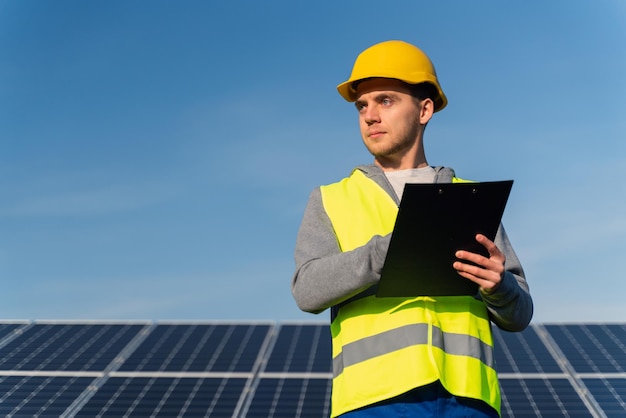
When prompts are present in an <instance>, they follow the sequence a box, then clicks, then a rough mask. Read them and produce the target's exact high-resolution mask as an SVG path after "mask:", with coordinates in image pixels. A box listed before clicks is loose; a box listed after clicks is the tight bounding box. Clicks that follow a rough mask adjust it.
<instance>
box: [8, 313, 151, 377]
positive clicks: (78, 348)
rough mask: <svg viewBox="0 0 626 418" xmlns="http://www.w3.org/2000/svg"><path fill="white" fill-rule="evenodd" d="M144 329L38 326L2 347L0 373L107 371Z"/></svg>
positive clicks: (57, 325) (96, 326)
mask: <svg viewBox="0 0 626 418" xmlns="http://www.w3.org/2000/svg"><path fill="white" fill-rule="evenodd" d="M141 328H143V326H142V325H131V324H35V325H33V326H31V327H28V328H26V329H25V330H24V331H23V332H22V333H21V334H20V335H19V336H18V337H17V338H14V339H13V340H11V341H9V342H8V343H7V344H6V345H4V346H2V347H0V370H50V371H52V370H55V371H58V370H63V371H67V370H76V371H93V370H104V369H105V368H106V367H108V366H109V365H110V364H111V362H112V361H113V360H114V359H115V358H116V357H117V355H118V354H119V353H120V352H121V351H122V349H124V347H125V346H126V345H127V344H128V343H129V342H130V340H131V339H132V338H133V337H134V336H135V335H136V334H137V333H138V332H139V330H140V329H141Z"/></svg>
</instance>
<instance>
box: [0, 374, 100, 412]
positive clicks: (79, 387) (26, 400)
mask: <svg viewBox="0 0 626 418" xmlns="http://www.w3.org/2000/svg"><path fill="white" fill-rule="evenodd" d="M91 382H93V378H89V377H76V376H0V415H1V416H3V417H56V418H58V417H59V416H61V415H62V414H63V412H64V411H65V410H66V409H67V408H68V407H69V406H70V405H71V404H72V403H73V402H74V400H75V399H76V398H78V397H79V396H80V395H81V393H83V391H84V390H85V389H86V388H87V387H88V385H89V384H90V383H91Z"/></svg>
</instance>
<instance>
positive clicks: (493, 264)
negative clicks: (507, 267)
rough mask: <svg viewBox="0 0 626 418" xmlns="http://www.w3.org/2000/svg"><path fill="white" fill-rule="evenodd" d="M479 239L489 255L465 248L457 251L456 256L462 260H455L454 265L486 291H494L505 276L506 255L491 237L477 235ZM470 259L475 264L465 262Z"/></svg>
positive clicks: (461, 273) (460, 272)
mask: <svg viewBox="0 0 626 418" xmlns="http://www.w3.org/2000/svg"><path fill="white" fill-rule="evenodd" d="M476 241H478V242H479V243H480V244H481V245H482V246H483V247H485V248H486V249H487V251H488V252H489V257H485V256H482V255H480V254H476V253H472V252H469V251H465V250H459V251H457V252H456V254H455V255H456V257H457V258H458V259H459V260H461V261H455V262H454V264H453V265H452V266H453V267H454V269H455V270H456V271H457V273H459V274H460V275H461V276H463V277H465V278H466V279H469V280H471V281H473V282H474V283H477V284H478V285H479V286H480V289H481V290H482V291H483V292H484V293H487V294H489V293H492V292H494V291H495V290H496V289H497V288H498V286H500V282H501V281H502V277H503V276H504V262H505V261H506V257H505V256H504V254H503V253H502V251H500V249H499V248H498V247H497V246H496V244H494V243H493V241H491V240H490V239H489V238H487V237H486V236H484V235H482V234H477V235H476ZM463 261H469V262H471V263H474V264H475V265H473V264H468V263H464V262H463Z"/></svg>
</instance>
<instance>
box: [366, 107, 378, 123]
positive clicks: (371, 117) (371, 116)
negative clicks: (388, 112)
mask: <svg viewBox="0 0 626 418" xmlns="http://www.w3.org/2000/svg"><path fill="white" fill-rule="evenodd" d="M363 120H364V121H365V123H367V124H368V125H373V124H374V123H378V122H380V114H379V113H378V109H377V108H376V106H375V105H369V106H367V107H366V108H365V111H364V112H363Z"/></svg>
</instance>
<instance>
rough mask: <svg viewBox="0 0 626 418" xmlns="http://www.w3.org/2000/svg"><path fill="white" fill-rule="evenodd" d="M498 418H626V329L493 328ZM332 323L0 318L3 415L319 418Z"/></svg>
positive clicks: (327, 386) (324, 404)
mask: <svg viewBox="0 0 626 418" xmlns="http://www.w3.org/2000/svg"><path fill="white" fill-rule="evenodd" d="M495 339H496V362H497V367H498V372H499V374H500V382H501V387H502V416H503V417H562V416H569V417H625V416H626V324H544V325H539V324H533V325H531V326H530V327H529V328H528V329H526V330H525V331H524V332H521V333H507V332H503V331H497V330H496V331H495ZM330 392H331V347H330V335H329V330H328V325H326V324H321V323H282V324H281V323H274V322H218V321H209V322H177V323H173V322H139V321H133V322H59V321H55V322H53V321H48V322H45V321H0V416H6V417H26V416H27V417H144V416H145V417H250V418H261V417H263V418H271V417H276V418H278V417H289V418H292V417H294V418H298V417H315V418H318V417H324V416H328V412H329V409H330Z"/></svg>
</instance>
